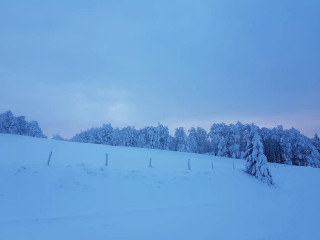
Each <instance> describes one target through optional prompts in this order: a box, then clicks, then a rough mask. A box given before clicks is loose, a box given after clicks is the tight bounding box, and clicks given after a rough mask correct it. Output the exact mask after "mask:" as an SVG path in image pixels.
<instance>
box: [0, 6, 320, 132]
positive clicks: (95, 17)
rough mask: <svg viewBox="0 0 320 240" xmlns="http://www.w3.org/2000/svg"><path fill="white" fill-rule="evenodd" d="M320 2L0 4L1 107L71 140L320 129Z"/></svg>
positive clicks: (2, 110) (311, 130) (314, 130)
mask: <svg viewBox="0 0 320 240" xmlns="http://www.w3.org/2000/svg"><path fill="white" fill-rule="evenodd" d="M319 13H320V1H319V0H314V1H313V0H308V1H305V0H300V1H294V0H285V1H282V0H260V1H257V0H251V1H247V0H242V1H239V0H230V1H228V0H219V1H215V0H208V1H202V0H201V1H199V0H194V1H188V0H182V1H173V0H161V1H150V0H145V1H121V0H114V1H107V0H106V1H94V0H90V1H66V0H64V1H32V0H26V1H12V0H1V2H0V82H1V84H0V111H1V112H4V111H6V110H9V109H10V110H11V111H12V112H13V114H14V115H24V116H26V118H27V120H29V121H30V120H37V121H38V122H39V124H40V126H41V127H42V129H43V131H44V133H45V134H47V135H48V136H52V135H53V134H56V133H59V134H61V135H62V136H64V137H71V136H72V135H74V134H75V133H77V132H80V131H81V130H85V129H87V128H90V127H93V126H100V125H102V124H103V123H112V125H113V126H114V127H123V126H126V125H131V126H132V125H135V126H136V127H137V128H140V127H143V126H145V125H155V124H157V123H163V124H165V125H167V126H169V128H171V129H174V128H175V127H177V126H184V127H187V128H188V127H190V126H201V127H204V128H206V129H209V127H210V125H211V124H212V123H213V122H226V123H235V122H237V121H242V122H244V123H251V122H254V123H256V124H258V125H259V126H268V127H272V126H276V125H278V124H282V125H283V126H284V127H285V128H290V127H292V126H294V127H296V128H297V129H299V130H300V131H302V132H303V133H304V134H306V135H308V136H312V135H313V134H314V133H315V132H319V133H320V101H319V91H320V14H319Z"/></svg>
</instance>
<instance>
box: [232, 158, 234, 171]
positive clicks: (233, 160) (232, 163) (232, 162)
mask: <svg viewBox="0 0 320 240" xmlns="http://www.w3.org/2000/svg"><path fill="white" fill-rule="evenodd" d="M232 168H233V169H234V160H233V162H232Z"/></svg>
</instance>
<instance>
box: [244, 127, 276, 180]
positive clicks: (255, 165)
mask: <svg viewBox="0 0 320 240" xmlns="http://www.w3.org/2000/svg"><path fill="white" fill-rule="evenodd" d="M244 157H245V159H247V163H246V171H247V172H248V173H249V174H251V175H252V176H255V177H256V178H258V179H260V180H262V181H263V182H266V183H268V184H273V181H272V176H271V173H270V170H269V168H268V166H267V157H266V156H265V155H264V153H263V144H262V141H261V137H260V135H259V133H258V128H257V127H256V126H254V125H253V124H252V125H251V132H250V137H249V141H248V145H247V151H246V153H245V155H244Z"/></svg>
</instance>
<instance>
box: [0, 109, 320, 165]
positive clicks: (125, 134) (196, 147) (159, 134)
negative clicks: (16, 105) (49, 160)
mask: <svg viewBox="0 0 320 240" xmlns="http://www.w3.org/2000/svg"><path fill="white" fill-rule="evenodd" d="M253 127H254V128H257V131H258V134H259V135H260V137H261V141H262V144H263V148H264V155H265V156H266V157H267V160H268V162H275V163H282V164H290V165H298V166H312V167H320V139H319V137H318V135H317V134H315V136H314V138H312V139H311V138H308V137H306V136H305V135H303V134H302V133H300V132H299V131H298V130H297V129H295V128H291V129H288V130H286V129H283V127H282V126H277V127H275V128H259V127H258V126H256V125H254V124H242V123H240V122H237V123H236V124H229V125H226V124H224V123H221V124H213V125H212V126H211V129H210V131H209V132H207V131H206V130H204V129H203V128H201V127H197V128H194V127H192V128H190V129H189V130H188V131H186V130H185V129H184V128H183V127H179V128H176V130H175V134H174V136H171V135H170V134H169V129H168V127H167V126H163V125H162V124H158V126H147V127H144V128H142V129H135V127H131V126H128V127H125V128H122V129H119V128H113V127H112V126H111V124H104V125H103V126H102V127H100V128H91V129H88V130H86V131H83V132H81V133H78V134H76V135H75V136H74V137H72V138H71V139H69V140H66V139H63V138H62V137H60V136H59V135H56V136H54V137H53V139H56V140H65V141H72V142H83V143H94V144H105V145H111V146H128V147H141V148H151V149H161V150H171V151H180V152H192V153H200V154H213V155H216V156H222V157H230V158H231V157H232V158H244V157H245V154H246V152H247V150H248V147H249V145H250V144H251V143H250V139H251V138H250V132H251V129H252V128H253ZM0 133H10V134H18V135H25V136H31V137H41V138H46V136H45V135H44V134H43V132H42V130H41V128H40V127H39V125H38V123H37V122H36V121H32V122H27V121H26V120H25V117H24V116H19V117H15V116H14V115H13V114H12V113H11V112H10V111H7V112H5V113H3V114H0Z"/></svg>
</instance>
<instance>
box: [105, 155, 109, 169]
mask: <svg viewBox="0 0 320 240" xmlns="http://www.w3.org/2000/svg"><path fill="white" fill-rule="evenodd" d="M108 163H109V158H108V153H106V162H105V166H108Z"/></svg>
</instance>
